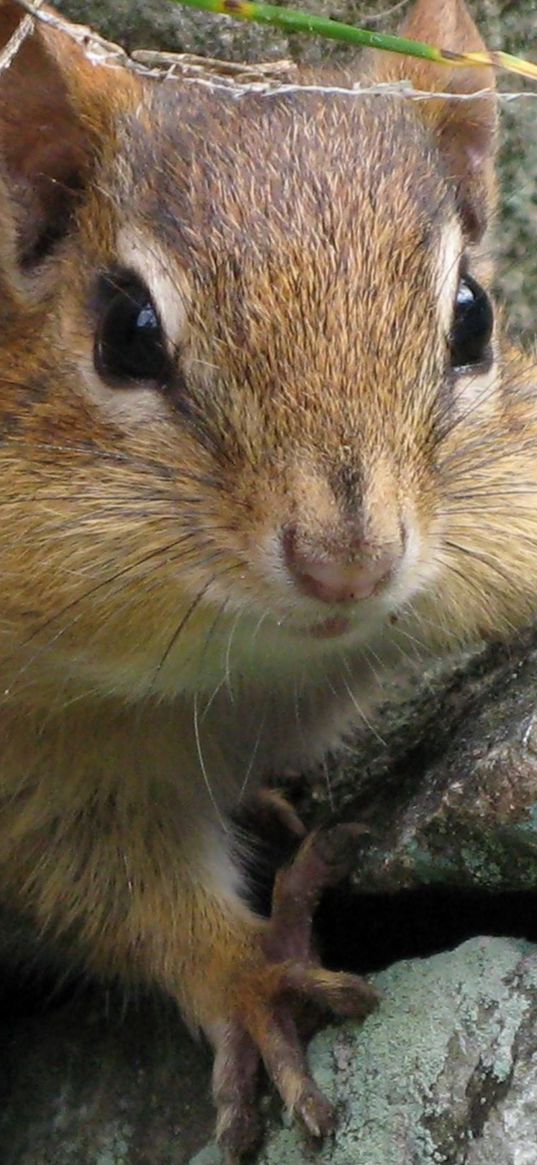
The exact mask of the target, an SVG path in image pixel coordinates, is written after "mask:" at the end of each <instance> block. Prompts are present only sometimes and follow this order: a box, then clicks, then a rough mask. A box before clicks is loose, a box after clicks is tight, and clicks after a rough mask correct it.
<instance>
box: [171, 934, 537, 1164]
mask: <svg viewBox="0 0 537 1165" xmlns="http://www.w3.org/2000/svg"><path fill="white" fill-rule="evenodd" d="M375 981H376V983H377V984H378V986H379V987H381V989H382V991H383V992H384V1000H383V1002H382V1003H381V1006H380V1008H379V1010H378V1011H377V1012H376V1013H375V1014H374V1015H372V1016H370V1017H369V1018H368V1019H367V1020H366V1022H365V1023H364V1025H363V1027H361V1028H359V1027H356V1026H354V1025H352V1024H345V1025H343V1026H342V1027H341V1028H332V1029H329V1030H326V1031H324V1032H322V1033H321V1034H320V1035H318V1036H317V1037H316V1039H315V1040H314V1041H313V1043H312V1045H311V1049H310V1062H311V1065H312V1068H313V1071H314V1073H315V1076H316V1079H317V1081H318V1082H319V1083H320V1084H321V1086H322V1087H323V1088H324V1090H325V1091H326V1093H327V1095H328V1096H329V1097H330V1098H331V1100H332V1102H333V1103H335V1105H336V1107H337V1111H338V1117H339V1119H338V1127H337V1131H336V1133H335V1137H334V1140H333V1142H330V1143H327V1144H325V1145H324V1147H322V1148H321V1149H319V1150H316V1151H315V1154H314V1155H313V1154H312V1153H311V1151H310V1150H308V1148H307V1147H306V1148H305V1146H304V1142H303V1140H302V1137H301V1135H300V1133H299V1132H298V1131H297V1130H296V1129H295V1128H282V1124H281V1119H280V1116H279V1114H278V1115H277V1116H276V1117H275V1118H274V1119H273V1120H272V1122H271V1125H270V1132H269V1135H268V1138H267V1142H266V1145H265V1147H264V1149H263V1150H262V1152H261V1153H260V1155H259V1157H258V1159H257V1162H256V1165H301V1163H303V1162H304V1161H313V1160H314V1161H315V1163H316V1165H537V948H535V947H529V946H525V945H524V944H521V943H515V942H511V941H509V940H505V939H474V940H473V941H472V942H468V943H465V944H464V945H463V946H461V947H459V948H458V949H457V950H455V951H452V952H449V953H446V954H442V955H437V956H435V957H434V958H431V959H427V960H424V961H420V960H413V961H412V962H405V963H399V964H397V965H396V966H394V967H392V968H391V969H390V970H389V971H386V972H384V973H383V974H381V975H378V976H377V977H376V980H375ZM219 1161H220V1158H219V1154H218V1151H217V1150H216V1149H215V1148H214V1146H209V1147H208V1148H206V1149H205V1150H203V1151H202V1152H201V1153H199V1154H197V1155H196V1156H195V1157H194V1158H193V1159H192V1161H191V1163H190V1165H219Z"/></svg>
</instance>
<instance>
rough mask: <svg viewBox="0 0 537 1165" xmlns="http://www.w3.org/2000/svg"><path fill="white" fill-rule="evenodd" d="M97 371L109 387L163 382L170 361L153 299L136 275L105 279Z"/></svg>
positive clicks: (100, 300)
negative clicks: (110, 385)
mask: <svg viewBox="0 0 537 1165" xmlns="http://www.w3.org/2000/svg"><path fill="white" fill-rule="evenodd" d="M94 361H95V368H96V369H97V372H98V373H99V376H101V377H102V378H103V380H106V381H108V383H110V384H122V385H125V384H129V383H132V382H133V381H134V382H135V383H140V382H141V381H142V382H143V381H147V380H149V381H152V382H155V381H156V382H157V383H160V384H161V383H162V382H163V381H164V380H165V379H166V377H167V375H168V371H169V359H168V354H167V352H166V344H165V340H164V334H163V331H162V326H161V323H160V320H159V317H158V313H157V310H156V308H155V306H154V304H153V302H152V299H151V296H150V294H149V292H148V290H147V288H146V287H144V285H143V283H141V281H140V280H139V279H137V277H136V276H135V275H130V274H128V273H127V274H126V273H123V274H121V275H117V276H113V275H108V276H103V277H102V278H101V280H100V283H99V288H98V293H97V330H96V335H95V348H94Z"/></svg>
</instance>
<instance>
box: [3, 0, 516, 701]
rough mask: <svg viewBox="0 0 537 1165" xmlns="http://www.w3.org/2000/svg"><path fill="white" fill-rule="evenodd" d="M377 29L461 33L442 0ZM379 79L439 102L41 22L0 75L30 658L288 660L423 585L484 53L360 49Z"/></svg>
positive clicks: (205, 668)
mask: <svg viewBox="0 0 537 1165" xmlns="http://www.w3.org/2000/svg"><path fill="white" fill-rule="evenodd" d="M19 20H20V10H19V8H18V6H17V5H16V4H15V3H12V2H10V0H8V2H6V0H4V3H3V4H1V5H0V22H1V25H2V33H3V36H2V39H3V42H4V43H5V42H6V40H7V39H8V36H9V35H10V33H11V32H12V31H13V30H14V28H15V27H16V25H17V23H18V21H19ZM403 31H404V32H405V33H406V35H408V36H409V37H412V38H413V39H416V40H425V41H432V42H441V43H442V45H444V46H446V47H449V48H450V49H451V50H452V51H454V52H457V51H466V50H475V49H479V48H482V47H483V46H482V42H481V40H480V38H479V36H478V33H477V31H476V29H475V26H474V24H473V22H472V20H471V19H470V17H469V14H468V12H467V10H466V7H465V5H464V4H463V3H462V0H449V3H442V4H440V3H439V2H438V0H418V3H417V4H416V6H415V8H414V9H413V12H412V14H411V16H410V19H409V21H408V22H407V24H406V26H405V29H404V30H403ZM401 77H405V78H408V79H409V80H410V82H411V84H413V85H414V87H415V88H419V89H424V90H426V91H433V92H434V91H439V92H442V93H443V92H445V91H449V92H450V93H452V94H453V95H454V97H455V98H456V99H455V100H448V99H447V98H445V97H438V98H431V99H429V100H428V101H416V100H412V99H410V98H403V97H401V96H400V95H394V94H393V92H392V93H391V94H390V93H384V94H379V93H376V94H373V95H369V96H367V95H363V94H356V93H352V92H350V91H349V92H345V91H343V90H342V89H341V88H340V87H338V86H337V85H335V86H333V87H332V89H330V88H328V89H325V90H323V88H322V79H321V80H320V79H319V78H317V82H316V84H315V83H312V84H311V85H309V84H307V85H306V86H305V87H304V88H300V87H290V88H288V89H287V90H285V91H284V92H281V93H278V92H273V93H265V94H260V93H253V92H249V93H245V94H243V95H242V96H240V97H238V96H236V95H233V94H230V93H229V92H228V91H225V90H224V89H223V88H215V89H213V88H211V87H210V86H209V87H207V86H202V85H200V84H196V83H192V82H188V81H175V80H165V81H160V82H157V81H151V80H146V79H143V78H140V77H138V76H135V75H134V74H133V73H129V72H127V71H126V70H124V69H121V68H117V67H110V66H101V65H97V64H93V63H91V62H90V61H89V60H87V59H86V58H85V57H84V55H83V53H82V51H81V50H80V49H79V48H78V46H76V45H74V44H73V42H72V40H71V39H70V38H69V37H67V36H66V35H63V34H62V33H60V32H57V31H54V30H49V29H47V28H46V27H45V26H40V27H39V28H36V29H35V30H34V32H33V33H32V34H31V35H30V36H29V37H28V38H27V39H26V41H25V43H24V44H23V45H22V47H21V48H20V49H19V51H18V53H17V54H16V55H15V57H14V59H13V61H12V63H11V65H10V67H9V69H7V70H6V71H5V72H4V73H3V74H2V75H1V77H0V99H1V102H2V104H1V108H0V156H2V157H3V164H2V171H1V172H2V173H3V183H2V194H1V201H0V215H1V218H2V224H3V230H4V240H5V241H4V243H3V250H2V252H1V269H0V281H1V282H2V286H3V294H4V302H5V319H6V324H5V329H4V333H5V334H4V338H3V350H2V352H1V357H0V358H1V374H0V376H1V379H0V409H1V412H2V416H3V429H4V433H5V439H4V440H3V442H2V445H1V447H0V458H1V460H2V468H3V481H4V490H3V499H2V502H3V504H4V509H3V518H4V534H3V535H2V550H1V560H2V575H3V577H4V579H5V580H9V581H8V582H6V583H5V584H4V586H5V589H6V597H5V598H3V600H2V608H3V609H2V616H1V619H2V621H3V622H4V625H5V633H6V634H5V642H6V644H7V650H8V651H11V652H12V651H13V643H15V644H16V645H18V649H19V650H22V647H23V645H28V644H30V647H28V646H26V648H25V650H27V651H28V650H29V651H30V652H31V653H32V654H31V659H32V660H33V663H32V668H31V669H30V668H29V669H28V670H30V671H31V672H32V674H34V673H35V672H36V669H37V671H39V668H40V667H47V668H50V667H60V668H61V669H62V672H63V673H65V674H70V672H71V671H72V672H73V674H75V673H76V674H77V675H83V676H88V677H89V679H90V681H91V682H92V683H95V684H96V685H97V686H99V685H101V684H104V685H108V686H110V687H113V688H117V689H119V690H122V691H125V692H131V691H134V690H136V691H137V690H138V689H139V688H140V687H142V688H144V685H147V684H149V685H150V684H151V683H154V685H155V687H156V689H157V690H159V691H166V692H171V691H174V690H176V689H177V687H179V686H181V685H188V684H189V683H191V684H200V685H203V683H204V682H205V676H206V677H207V684H214V677H215V672H216V673H218V670H219V669H220V671H221V669H222V666H223V664H222V660H223V657H224V655H225V654H226V653H227V665H228V666H229V665H230V666H233V667H235V666H236V667H237V668H238V669H239V670H241V669H243V670H247V671H248V670H250V671H253V672H254V674H256V675H258V674H259V672H260V670H261V672H262V670H263V666H266V667H267V669H268V670H272V671H273V670H274V669H276V670H278V669H283V670H285V669H289V668H293V667H294V666H295V663H296V660H297V659H299V660H300V661H301V665H302V664H303V662H304V660H309V659H310V658H311V659H315V658H317V657H324V656H325V655H326V654H327V653H329V652H331V651H333V650H334V649H335V646H337V645H338V644H339V645H340V644H341V642H342V641H344V642H345V644H346V645H350V646H352V643H353V641H360V640H363V639H364V638H367V637H368V636H369V635H370V634H371V632H372V628H379V627H380V628H382V627H383V626H384V625H385V624H386V623H387V621H388V620H389V619H390V618H392V617H393V616H394V615H395V616H397V614H398V612H400V611H401V610H402V609H404V608H406V607H407V606H408V605H409V604H412V603H414V602H417V601H420V597H421V596H423V595H425V596H430V595H431V594H433V595H434V594H438V593H441V592H442V589H443V588H444V589H445V579H446V577H447V574H448V572H449V570H450V564H449V555H450V550H449V540H450V529H451V527H450V522H452V521H453V512H454V510H456V503H455V502H454V501H453V496H454V494H456V493H457V492H458V494H460V493H461V490H464V488H466V486H467V483H468V480H469V479H471V480H473V479H472V473H474V477H475V473H476V472H477V477H479V473H480V472H481V471H482V468H483V463H482V462H481V464H480V465H479V466H478V469H477V471H475V456H474V464H473V465H472V463H471V462H472V449H474V451H475V447H476V445H477V444H479V442H480V441H482V440H483V433H484V432H489V431H490V429H487V428H486V426H487V425H489V427H490V418H491V416H492V415H493V414H494V413H495V410H497V409H498V408H499V405H498V393H497V391H496V389H495V385H496V375H497V374H496V346H495V340H494V336H493V316H492V307H491V303H490V299H489V296H488V294H487V292H486V291H485V290H484V289H483V287H482V286H481V283H480V281H479V278H478V277H477V276H476V268H475V259H474V252H475V245H476V243H478V242H479V240H480V238H481V235H482V234H483V231H484V228H485V225H486V222H487V220H488V217H489V215H490V213H491V209H492V204H493V198H494V194H493V180H492V160H493V143H494V132H495V108H494V100H493V98H492V97H491V96H490V95H486V96H483V95H480V96H474V94H475V93H477V92H479V91H482V90H483V89H485V88H487V86H489V85H490V83H491V75H490V71H489V70H487V69H477V68H476V69H459V68H453V69H449V68H448V69H441V68H440V67H439V66H434V65H430V64H429V63H427V62H425V61H420V62H419V63H416V62H415V61H413V60H410V59H408V58H394V57H392V56H390V57H387V58H384V59H376V60H375V63H374V64H370V65H369V75H368V79H369V80H371V79H375V80H381V81H390V80H394V81H395V80H397V79H399V78H401ZM461 98H464V99H461ZM455 422H456V423H455ZM484 426H485V428H484ZM463 446H464V449H463ZM461 450H463V451H462V452H461ZM450 499H451V500H450ZM6 503H7V504H6ZM450 513H451V517H450ZM457 561H458V565H457V567H456V568H455V566H453V567H452V568H451V569H452V574H453V576H454V575H455V569H457V570H458V571H459V573H460V561H459V560H457ZM465 566H466V564H465ZM464 568H465V567H464ZM462 574H463V578H462V579H460V580H459V582H460V585H461V588H462V589H461V592H460V596H459V598H458V600H457V602H458V603H459V606H464V603H465V602H466V600H467V599H468V603H469V605H470V606H471V604H472V602H473V601H474V599H473V591H472V587H470V586H469V587H468V588H467V592H468V593H467V592H466V591H465V590H464V581H465V580H464V569H463V571H462ZM468 596H469V597H468ZM482 607H483V603H482V601H481V608H482ZM481 613H482V612H481V611H480V614H479V618H481ZM476 621H478V616H477V614H476V615H475V617H474V623H475V622H476ZM470 622H471V620H470ZM232 638H233V639H234V642H233V647H232V648H231V647H230V642H231V639H232ZM36 646H37V650H36ZM36 655H38V656H39V659H38V660H37V661H36ZM260 661H261V662H260ZM26 678H27V677H26Z"/></svg>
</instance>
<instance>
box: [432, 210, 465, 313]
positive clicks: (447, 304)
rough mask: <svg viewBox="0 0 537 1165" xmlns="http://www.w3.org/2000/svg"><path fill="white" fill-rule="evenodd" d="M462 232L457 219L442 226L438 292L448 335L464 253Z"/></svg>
mask: <svg viewBox="0 0 537 1165" xmlns="http://www.w3.org/2000/svg"><path fill="white" fill-rule="evenodd" d="M463 249H464V248H463V241H462V232H461V228H460V226H459V223H458V222H457V220H456V219H451V220H450V221H449V222H447V223H446V224H445V226H444V227H443V228H442V234H441V237H440V244H439V247H438V253H437V259H436V293H437V303H438V313H439V316H440V323H441V326H442V329H443V331H444V332H445V333H446V335H447V334H448V333H449V332H450V330H451V325H452V321H453V305H454V303H455V297H456V294H457V288H458V286H459V280H460V261H461V258H462V254H463Z"/></svg>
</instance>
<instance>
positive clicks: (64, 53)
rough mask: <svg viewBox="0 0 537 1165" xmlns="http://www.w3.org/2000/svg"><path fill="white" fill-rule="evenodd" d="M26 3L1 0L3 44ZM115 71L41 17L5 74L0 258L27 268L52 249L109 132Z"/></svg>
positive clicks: (1, 80)
mask: <svg viewBox="0 0 537 1165" xmlns="http://www.w3.org/2000/svg"><path fill="white" fill-rule="evenodd" d="M24 16H25V13H24V10H23V9H21V8H20V6H19V5H18V4H16V3H15V2H14V0H0V48H2V47H4V46H5V45H6V44H7V43H8V41H9V39H10V37H11V35H12V34H13V32H14V31H15V29H16V28H17V27H18V25H19V23H20V21H21V20H22V19H23V18H24ZM117 72H118V71H117V70H110V69H108V68H104V67H102V66H98V65H93V64H92V63H91V62H90V61H89V60H88V59H87V58H86V57H85V55H84V53H83V51H82V49H81V48H80V47H79V46H78V45H77V44H76V43H75V42H74V41H73V40H72V38H71V37H69V36H68V35H66V34H65V35H64V34H63V33H61V32H58V31H57V30H56V29H53V28H51V27H49V26H47V25H45V24H43V23H39V22H37V21H36V22H35V27H34V30H33V32H32V33H30V35H29V36H28V37H27V38H26V40H25V41H24V42H23V43H22V45H21V47H20V48H19V50H18V52H17V53H16V54H15V56H14V58H13V60H12V61H11V64H10V65H9V67H8V68H5V69H3V71H2V72H1V73H0V223H1V225H2V233H3V235H4V238H5V240H7V241H6V242H5V243H4V244H3V245H2V247H0V262H3V263H9V262H10V258H11V261H14V262H15V263H16V265H17V267H18V269H19V272H20V274H21V275H24V274H28V273H31V271H32V270H33V268H34V267H35V266H36V265H37V264H39V263H40V262H41V261H42V260H43V259H44V258H46V256H47V255H48V254H50V253H51V252H52V251H53V250H54V247H55V245H56V243H57V242H58V241H59V240H60V239H61V238H62V237H64V236H65V234H66V233H67V232H68V230H69V225H70V221H71V218H72V214H73V211H74V210H75V208H76V205H77V201H78V199H79V198H80V197H81V195H82V193H83V191H84V188H85V186H86V185H87V182H88V179H89V177H90V174H91V172H92V169H93V166H94V164H95V158H96V156H97V154H98V153H99V151H100V150H101V149H102V148H103V142H106V140H107V139H110V135H111V116H110V109H111V108H113V106H114V104H116V105H117V98H115V100H114V97H113V96H112V94H114V95H115V94H116V92H117V91H118V90H119V89H121V85H120V84H118V81H117V77H116V74H117Z"/></svg>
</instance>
